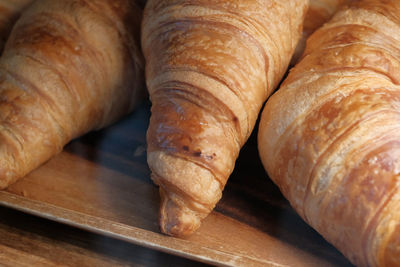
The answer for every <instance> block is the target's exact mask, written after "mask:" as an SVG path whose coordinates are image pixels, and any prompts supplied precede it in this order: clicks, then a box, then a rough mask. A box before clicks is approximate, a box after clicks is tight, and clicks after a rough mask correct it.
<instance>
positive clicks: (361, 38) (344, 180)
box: [258, 0, 400, 266]
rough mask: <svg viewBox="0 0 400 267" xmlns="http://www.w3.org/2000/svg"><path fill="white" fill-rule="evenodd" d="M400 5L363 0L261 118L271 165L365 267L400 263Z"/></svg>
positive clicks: (338, 21) (315, 47)
mask: <svg viewBox="0 0 400 267" xmlns="http://www.w3.org/2000/svg"><path fill="white" fill-rule="evenodd" d="M399 111H400V1H397V0H389V1H376V0H364V1H357V2H355V3H353V4H352V5H351V6H350V7H349V8H348V9H345V10H342V11H340V12H338V13H337V14H336V15H335V16H334V17H333V19H332V20H331V21H330V22H329V23H328V24H326V25H325V26H323V27H322V28H321V29H319V30H318V31H316V32H315V33H314V34H313V35H312V36H311V37H310V39H309V40H308V41H307V48H306V51H305V54H304V57H303V59H302V61H301V62H300V63H299V64H298V65H297V66H296V67H295V68H294V69H292V70H291V71H290V74H289V76H288V78H287V79H286V80H285V82H284V83H283V85H282V87H281V88H280V90H279V91H278V92H277V93H276V94H275V95H274V96H272V97H271V98H270V100H269V101H268V102H267V104H266V106H265V109H264V111H263V113H262V118H261V123H260V129H259V136H258V141H259V151H260V156H261V158H262V162H263V164H264V166H265V168H266V170H267V172H268V174H269V175H270V177H271V178H272V179H273V180H274V181H275V183H276V184H277V185H278V186H279V187H280V189H281V191H282V192H283V194H284V195H285V196H286V197H287V199H288V200H289V201H290V203H291V204H292V206H293V207H294V208H295V209H296V211H297V212H298V213H299V214H300V215H301V216H302V217H303V218H304V219H305V220H306V221H307V222H308V223H309V224H310V225H311V226H312V227H314V228H315V229H316V230H317V231H318V232H320V233H321V234H322V235H323V236H324V237H325V238H326V239H327V240H328V241H329V242H331V243H332V244H333V245H335V246H336V247H337V248H338V249H339V250H341V251H342V252H343V254H344V255H346V256H347V257H348V258H349V259H350V260H351V261H352V262H353V263H354V264H356V265H357V266H398V264H399V259H400V212H399V211H400V113H399Z"/></svg>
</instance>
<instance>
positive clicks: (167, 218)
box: [160, 189, 200, 237]
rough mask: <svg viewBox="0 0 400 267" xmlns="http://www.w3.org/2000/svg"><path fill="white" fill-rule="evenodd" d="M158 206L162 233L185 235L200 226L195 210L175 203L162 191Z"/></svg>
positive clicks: (176, 235) (177, 235)
mask: <svg viewBox="0 0 400 267" xmlns="http://www.w3.org/2000/svg"><path fill="white" fill-rule="evenodd" d="M162 191H163V190H162V189H160V194H161V198H162V200H161V201H162V204H161V208H160V228H161V232H163V233H164V234H167V235H170V236H174V237H187V236H189V235H191V234H193V233H194V232H195V231H196V230H197V229H198V228H199V227H200V218H199V216H197V214H196V212H195V211H192V210H190V209H189V208H187V207H184V206H181V205H179V204H177V203H176V202H175V201H174V200H173V199H171V198H169V197H168V196H166V195H165V194H164V193H162Z"/></svg>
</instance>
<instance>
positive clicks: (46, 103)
mask: <svg viewBox="0 0 400 267" xmlns="http://www.w3.org/2000/svg"><path fill="white" fill-rule="evenodd" d="M141 16H142V10H141V9H140V8H139V7H137V6H136V5H135V2H134V1H130V0H117V1H116V0H57V1H54V0H38V1H35V2H34V3H33V4H32V5H31V6H30V7H29V8H28V9H27V10H26V11H25V12H24V13H23V15H22V16H21V18H20V19H19V20H18V21H17V23H16V25H15V27H14V28H13V31H12V33H11V35H10V37H9V39H8V41H7V43H6V46H5V49H4V52H3V55H2V57H1V58H0V159H1V160H0V187H1V188H4V187H6V186H8V185H9V184H10V183H13V182H15V181H16V180H17V179H18V178H20V177H23V176H24V175H26V174H27V173H29V172H30V171H32V170H33V169H35V168H36V167H38V166H39V165H41V164H43V163H44V162H45V161H47V160H48V159H49V158H51V157H52V156H53V155H55V154H57V153H58V152H60V151H61V150H62V148H63V146H64V145H65V144H66V143H68V142H69V141H70V140H71V139H73V138H75V137H78V136H80V135H82V134H84V133H86V132H88V131H90V130H94V129H99V128H102V127H105V126H106V125H108V124H110V123H112V122H114V121H115V120H117V119H118V118H120V117H121V116H122V115H124V114H126V113H127V112H129V111H130V110H132V108H133V106H134V105H135V103H136V102H137V99H138V98H139V96H140V94H142V90H144V61H143V59H142V57H143V56H142V55H141V52H140V46H139V45H140V41H139V38H140V23H141Z"/></svg>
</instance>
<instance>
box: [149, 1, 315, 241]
mask: <svg viewBox="0 0 400 267" xmlns="http://www.w3.org/2000/svg"><path fill="white" fill-rule="evenodd" d="M307 2H308V1H306V0H296V1H293V0H290V1H289V0H284V1H282V0H280V1H278V0H276V1H273V0H268V1H266V0H248V1H222V0H191V1H184V0H168V1H165V0H150V1H148V2H147V5H146V8H145V11H144V21H143V28H142V48H143V53H144V56H145V60H146V83H147V87H148V90H149V95H150V99H151V102H152V115H151V118H150V125H149V128H148V131H147V144H148V149H147V152H148V155H147V160H148V164H149V166H150V168H151V171H152V174H151V177H152V179H153V181H154V182H155V183H156V184H157V185H159V186H160V195H161V207H160V218H159V220H160V228H161V231H162V232H164V233H166V234H169V235H173V236H187V235H189V234H191V233H193V232H194V231H195V230H196V229H197V228H198V227H199V225H200V222H201V220H202V219H203V218H205V217H206V216H207V215H208V214H209V213H210V212H211V210H212V209H213V208H214V206H215V204H216V203H217V202H218V200H219V199H220V198H221V194H222V190H223V188H224V186H225V184H226V182H227V179H228V177H229V175H230V174H231V172H232V170H233V168H234V165H235V160H236V158H237V156H238V153H239V150H240V148H241V146H243V144H244V143H245V141H246V140H247V138H248V137H249V135H250V133H251V131H252V129H253V127H254V124H255V122H256V119H257V116H258V113H259V111H260V108H261V105H262V104H263V102H264V101H265V99H266V98H267V96H268V95H270V94H271V92H272V91H273V90H274V89H275V87H276V86H277V84H278V82H279V81H280V79H281V78H282V76H283V75H284V73H285V71H286V69H287V66H288V63H289V61H290V58H291V56H292V53H293V51H294V48H295V46H296V43H297V41H298V39H299V36H300V34H301V24H302V20H303V17H304V13H305V11H306V8H307V4H308V3H307Z"/></svg>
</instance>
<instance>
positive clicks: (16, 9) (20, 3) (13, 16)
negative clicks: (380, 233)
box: [0, 0, 33, 51]
mask: <svg viewBox="0 0 400 267" xmlns="http://www.w3.org/2000/svg"><path fill="white" fill-rule="evenodd" d="M32 1H33V0H0V51H1V50H3V46H4V43H5V42H6V40H7V37H8V35H9V34H10V31H11V29H12V26H13V25H14V23H15V21H16V20H17V18H18V17H19V16H20V14H21V12H22V11H23V10H24V9H25V8H26V7H27V6H28V5H29V4H30V3H32Z"/></svg>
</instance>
